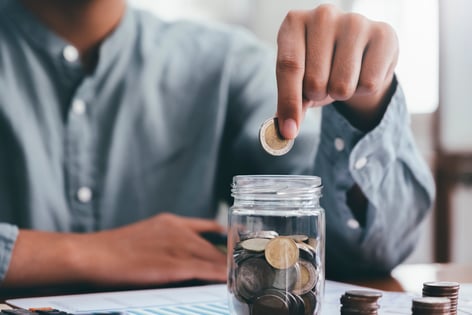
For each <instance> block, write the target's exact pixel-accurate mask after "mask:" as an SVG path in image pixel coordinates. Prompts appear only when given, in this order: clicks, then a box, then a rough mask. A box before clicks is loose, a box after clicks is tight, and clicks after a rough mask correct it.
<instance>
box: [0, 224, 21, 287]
mask: <svg viewBox="0 0 472 315" xmlns="http://www.w3.org/2000/svg"><path fill="white" fill-rule="evenodd" d="M17 237H18V227H16V226H15V225H11V224H7V223H0V281H3V279H4V278H5V275H6V273H7V271H8V266H9V265H10V260H11V256H12V252H13V246H14V244H15V241H16V238H17Z"/></svg>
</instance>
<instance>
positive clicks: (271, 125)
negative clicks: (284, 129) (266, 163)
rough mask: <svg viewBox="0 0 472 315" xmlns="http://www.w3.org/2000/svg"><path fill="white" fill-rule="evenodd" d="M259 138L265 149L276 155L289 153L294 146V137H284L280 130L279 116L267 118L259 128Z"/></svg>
mask: <svg viewBox="0 0 472 315" xmlns="http://www.w3.org/2000/svg"><path fill="white" fill-rule="evenodd" d="M259 140H260V142H261V145H262V147H263V148H264V150H265V151H266V152H267V153H269V154H271V155H274V156H280V155H284V154H286V153H288V152H289V151H290V150H291V149H292V147H293V142H294V141H293V139H291V140H289V139H284V138H283V137H282V135H281V134H280V131H279V123H278V119H277V117H275V118H270V119H268V120H266V121H265V122H264V123H263V124H262V126H261V129H260V130H259Z"/></svg>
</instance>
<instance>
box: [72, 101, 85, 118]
mask: <svg viewBox="0 0 472 315" xmlns="http://www.w3.org/2000/svg"><path fill="white" fill-rule="evenodd" d="M86 108H87V105H86V104H85V102H84V101H82V100H79V99H77V100H74V102H72V111H73V112H74V114H76V115H83V114H84V113H85V110H86Z"/></svg>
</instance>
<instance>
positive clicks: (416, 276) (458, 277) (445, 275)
mask: <svg viewBox="0 0 472 315" xmlns="http://www.w3.org/2000/svg"><path fill="white" fill-rule="evenodd" d="M427 281H455V282H462V283H472V265H470V264H451V263H448V264H411V265H400V266H398V267H397V268H395V269H394V270H393V271H392V273H391V276H390V277H387V278H383V279H374V280H365V281H355V282H353V283H354V284H358V285H362V286H366V287H371V288H376V289H379V290H384V291H408V292H417V293H421V290H422V288H423V283H424V282H427Z"/></svg>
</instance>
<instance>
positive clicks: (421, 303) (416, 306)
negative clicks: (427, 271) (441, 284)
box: [411, 297, 452, 315]
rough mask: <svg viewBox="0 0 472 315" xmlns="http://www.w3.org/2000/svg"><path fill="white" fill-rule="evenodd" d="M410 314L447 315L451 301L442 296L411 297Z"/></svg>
mask: <svg viewBox="0 0 472 315" xmlns="http://www.w3.org/2000/svg"><path fill="white" fill-rule="evenodd" d="M411 310H412V315H448V314H452V313H451V301H450V300H449V299H448V298H442V297H421V298H415V299H413V304H412V307H411Z"/></svg>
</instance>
